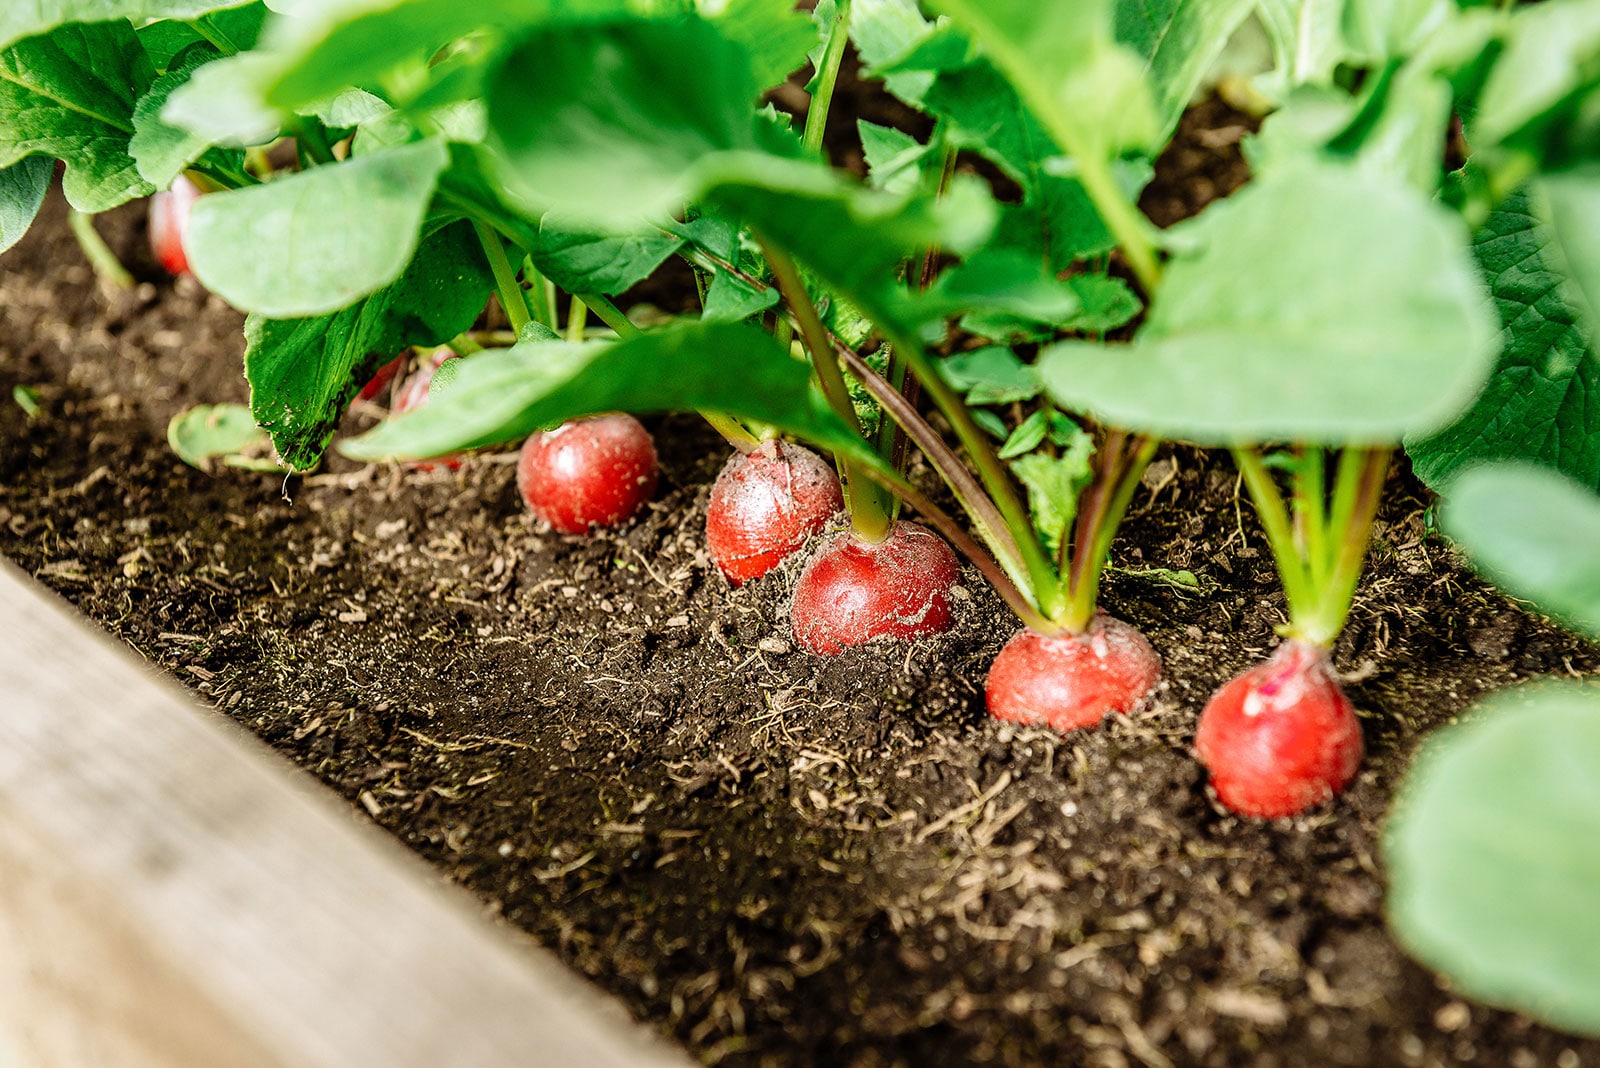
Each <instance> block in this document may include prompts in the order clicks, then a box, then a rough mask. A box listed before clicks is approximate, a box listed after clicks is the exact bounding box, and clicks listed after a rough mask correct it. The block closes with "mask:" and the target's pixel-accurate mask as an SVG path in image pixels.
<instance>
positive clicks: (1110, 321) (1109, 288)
mask: <svg viewBox="0 0 1600 1068" xmlns="http://www.w3.org/2000/svg"><path fill="white" fill-rule="evenodd" d="M1067 286H1068V287H1069V288H1071V290H1072V291H1073V292H1074V293H1075V294H1077V297H1078V312H1077V314H1076V315H1073V316H1070V317H1069V318H1067V319H1066V320H1064V321H1063V322H1061V323H1060V324H1058V325H1059V326H1060V327H1061V329H1063V330H1077V331H1081V332H1082V333H1085V334H1104V333H1107V332H1109V331H1111V330H1115V329H1117V328H1118V327H1121V326H1126V325H1128V324H1129V323H1131V322H1133V319H1134V317H1135V316H1136V315H1138V314H1139V312H1140V311H1141V310H1143V308H1144V304H1143V303H1142V302H1141V301H1140V300H1139V296H1138V294H1136V293H1135V292H1134V291H1133V290H1132V289H1130V288H1128V283H1126V282H1124V281H1123V280H1122V279H1120V278H1113V277H1112V276H1111V275H1109V274H1075V275H1073V276H1072V277H1070V278H1068V279H1067Z"/></svg>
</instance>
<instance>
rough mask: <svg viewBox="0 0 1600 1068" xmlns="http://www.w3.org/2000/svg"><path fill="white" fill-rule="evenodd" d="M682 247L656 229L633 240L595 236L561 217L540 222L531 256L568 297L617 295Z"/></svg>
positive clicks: (626, 236)
mask: <svg viewBox="0 0 1600 1068" xmlns="http://www.w3.org/2000/svg"><path fill="white" fill-rule="evenodd" d="M682 247H683V239H682V238H681V237H674V236H673V235H672V234H669V233H667V232H666V231H664V230H659V229H656V228H654V227H652V228H650V229H647V230H641V231H639V232H637V233H632V234H620V235H610V234H592V233H585V232H584V231H583V230H582V229H581V228H580V227H575V226H569V225H567V224H566V221H565V220H564V219H562V218H561V216H560V214H559V213H557V212H551V213H549V214H547V215H546V216H545V217H544V218H543V219H542V220H540V222H539V240H538V242H537V243H536V244H535V245H534V246H533V247H532V248H531V249H529V250H528V254H529V255H530V256H532V257H533V262H534V265H535V266H537V267H538V268H539V271H540V273H542V274H543V275H544V276H545V277H546V278H548V279H550V281H552V282H554V283H555V284H556V285H558V286H560V287H561V288H562V289H564V290H566V291H567V292H568V293H604V294H607V295H612V294H616V293H621V292H622V291H623V290H625V289H628V288H629V287H631V286H633V285H635V284H636V283H638V282H641V281H643V280H644V279H646V278H648V277H649V276H650V274H651V272H653V271H654V270H655V269H656V268H657V267H659V266H661V265H662V264H663V263H664V262H666V260H667V259H668V258H669V257H670V256H672V254H673V253H675V252H677V251H678V250H679V249H680V248H682Z"/></svg>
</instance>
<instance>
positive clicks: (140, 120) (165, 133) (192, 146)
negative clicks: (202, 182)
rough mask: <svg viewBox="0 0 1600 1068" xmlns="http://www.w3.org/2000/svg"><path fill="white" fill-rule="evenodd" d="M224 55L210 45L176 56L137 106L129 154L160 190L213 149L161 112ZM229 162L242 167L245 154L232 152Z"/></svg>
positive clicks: (199, 45)
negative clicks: (201, 71) (174, 95)
mask: <svg viewBox="0 0 1600 1068" xmlns="http://www.w3.org/2000/svg"><path fill="white" fill-rule="evenodd" d="M220 55H221V53H219V52H218V51H217V50H216V49H215V48H212V47H211V46H210V45H209V44H205V43H201V44H197V45H193V46H192V47H190V48H189V49H187V50H186V51H185V52H184V53H183V54H182V55H181V56H178V57H176V61H175V63H174V64H173V65H172V66H171V67H169V68H168V70H167V72H166V73H165V74H163V75H161V76H160V77H159V78H157V79H156V80H155V82H154V83H153V84H152V85H151V86H150V89H149V90H148V91H147V92H146V93H145V94H144V95H143V96H141V97H140V98H139V102H138V103H137V104H136V105H134V109H133V138H132V139H131V140H130V141H129V143H128V154H129V155H131V156H132V157H133V160H134V163H135V164H136V165H137V166H138V168H139V174H140V175H141V176H142V177H143V178H144V180H145V181H147V182H149V183H150V184H151V185H153V186H155V187H156V188H157V189H166V188H168V187H169V186H171V185H172V181H173V179H174V178H176V177H178V175H180V174H182V173H183V172H184V170H185V169H187V168H188V167H189V166H190V165H192V164H193V163H194V162H195V161H196V160H198V159H199V158H200V157H201V156H203V155H205V153H206V151H207V150H208V149H209V148H211V144H212V143H211V141H210V140H209V139H208V138H205V137H201V136H199V135H198V134H195V133H192V132H190V131H188V130H185V129H183V128H181V127H178V126H173V125H171V124H169V123H167V122H166V121H165V120H164V119H163V118H162V117H161V109H162V108H164V107H165V106H166V104H167V100H168V98H170V97H171V96H172V93H173V91H174V90H176V89H177V88H178V87H179V86H182V85H185V84H187V82H188V81H189V79H190V78H191V77H193V76H194V73H195V71H197V70H199V69H200V68H201V67H203V66H205V65H206V64H207V63H210V62H212V61H214V60H216V59H217V58H219V56H220ZM228 159H229V161H230V162H231V163H233V164H234V165H236V166H238V167H240V168H242V166H243V163H244V154H243V153H241V152H237V151H230V152H229V153H228Z"/></svg>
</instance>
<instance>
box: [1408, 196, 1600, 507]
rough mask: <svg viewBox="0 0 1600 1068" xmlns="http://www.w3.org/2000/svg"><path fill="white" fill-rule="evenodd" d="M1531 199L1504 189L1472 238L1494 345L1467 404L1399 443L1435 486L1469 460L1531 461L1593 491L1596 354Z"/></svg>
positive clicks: (1596, 481)
mask: <svg viewBox="0 0 1600 1068" xmlns="http://www.w3.org/2000/svg"><path fill="white" fill-rule="evenodd" d="M1537 198H1538V194H1537V192H1535V193H1531V194H1530V193H1529V192H1526V191H1524V192H1519V193H1516V194H1514V195H1512V196H1511V197H1509V198H1508V199H1507V200H1506V202H1505V203H1504V204H1503V205H1502V206H1501V207H1500V208H1499V209H1498V210H1496V211H1495V212H1494V213H1493V214H1492V215H1490V216H1489V219H1488V222H1486V223H1485V224H1484V226H1483V227H1482V228H1480V229H1479V231H1478V232H1477V234H1476V235H1475V236H1474V238H1473V252H1474V253H1475V254H1476V255H1477V258H1478V264H1479V267H1480V269H1481V270H1482V272H1483V274H1484V276H1485V277H1486V278H1488V280H1489V286H1490V289H1491V291H1492V292H1493V294H1494V304H1495V308H1496V310H1497V311H1498V312H1499V314H1500V321H1501V323H1502V324H1503V327H1504V331H1505V333H1504V337H1503V348H1502V350H1501V353H1500V359H1499V362H1498V364H1497V365H1496V367H1495V370H1494V373H1493V375H1491V376H1490V378H1489V382H1488V385H1487V386H1485V388H1484V390H1483V392H1482V394H1481V395H1480V396H1479V397H1478V399H1477V401H1476V402H1475V403H1474V404H1473V406H1472V407H1471V408H1469V409H1468V410H1467V411H1466V412H1465V413H1463V414H1462V415H1461V416H1460V418H1458V419H1456V420H1455V421H1454V422H1453V423H1451V424H1450V425H1449V426H1448V427H1446V428H1444V429H1443V430H1441V431H1439V432H1438V433H1436V434H1433V435H1431V436H1428V437H1423V438H1420V439H1418V440H1410V441H1407V442H1406V451H1407V452H1409V453H1410V454H1411V460H1412V464H1413V466H1414V467H1415V469H1416V472H1417V474H1418V475H1419V476H1421V478H1422V479H1423V480H1424V481H1425V482H1427V483H1428V484H1429V485H1431V486H1433V487H1435V488H1436V489H1437V488H1442V487H1443V485H1444V483H1445V482H1446V481H1447V480H1448V479H1449V478H1450V477H1451V475H1453V474H1454V473H1455V472H1456V471H1458V470H1460V469H1462V468H1464V467H1469V466H1471V465H1473V464H1478V463H1483V462H1484V461H1488V460H1530V461H1534V462H1537V463H1540V464H1544V465H1546V466H1549V467H1553V468H1555V469H1556V470H1558V471H1561V472H1563V473H1564V474H1567V475H1569V476H1571V477H1572V478H1575V479H1577V480H1578V481H1579V482H1581V483H1583V484H1584V485H1586V486H1588V487H1589V488H1590V489H1593V490H1596V491H1600V357H1597V356H1596V354H1595V349H1594V346H1593V343H1592V342H1591V341H1590V340H1589V335H1588V333H1587V331H1586V329H1585V326H1584V323H1583V318H1584V314H1585V313H1584V312H1583V310H1581V309H1580V308H1579V307H1578V306H1577V302H1578V300H1579V299H1580V298H1579V296H1578V293H1577V291H1576V289H1575V287H1574V286H1573V285H1572V283H1571V281H1570V280H1569V279H1568V278H1567V277H1566V275H1565V267H1564V265H1563V263H1562V259H1561V256H1560V254H1559V252H1558V251H1557V250H1556V249H1555V247H1554V244H1553V242H1554V237H1553V235H1552V234H1551V231H1550V228H1549V226H1548V225H1547V224H1546V223H1545V222H1544V220H1543V218H1542V216H1543V214H1544V212H1543V209H1542V206H1541V205H1540V204H1539V203H1538V202H1537Z"/></svg>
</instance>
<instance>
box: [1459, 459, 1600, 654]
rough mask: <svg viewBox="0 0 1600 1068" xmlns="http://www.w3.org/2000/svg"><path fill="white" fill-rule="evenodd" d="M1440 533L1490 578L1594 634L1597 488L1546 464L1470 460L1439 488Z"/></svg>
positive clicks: (1598, 620) (1597, 625) (1599, 632)
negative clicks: (1470, 463)
mask: <svg viewBox="0 0 1600 1068" xmlns="http://www.w3.org/2000/svg"><path fill="white" fill-rule="evenodd" d="M1445 492H1446V497H1445V507H1444V514H1443V516H1442V517H1441V522H1442V524H1443V526H1444V529H1445V532H1446V533H1448V534H1449V535H1450V536H1451V537H1452V538H1454V539H1455V540H1456V541H1457V542H1458V543H1459V544H1460V545H1461V546H1462V547H1463V548H1464V549H1466V551H1467V555H1468V557H1470V558H1471V560H1472V563H1473V566H1474V567H1476V568H1477V569H1478V570H1479V571H1482V572H1483V573H1484V574H1485V575H1487V576H1488V577H1489V578H1490V579H1492V580H1494V583H1495V585H1497V586H1499V587H1501V588H1502V589H1504V590H1506V591H1507V592H1508V593H1511V594H1512V595H1513V596H1516V597H1522V598H1525V599H1527V600H1530V601H1532V602H1534V603H1535V604H1537V605H1538V606H1539V607H1540V609H1542V610H1543V611H1546V612H1549V613H1550V614H1551V615H1553V616H1556V617H1557V618H1559V619H1561V620H1562V621H1564V622H1566V623H1567V624H1569V625H1570V626H1573V627H1575V628H1577V629H1578V630H1581V631H1583V632H1584V633H1585V634H1587V635H1588V636H1589V637H1590V638H1592V639H1593V640H1595V641H1600V494H1596V492H1595V491H1594V489H1593V488H1592V487H1584V486H1581V485H1579V484H1578V483H1576V482H1574V481H1572V480H1571V479H1569V478H1566V477H1565V476H1563V475H1560V474H1557V473H1556V472H1554V471H1551V470H1550V469H1549V468H1546V467H1534V466H1532V465H1531V464H1522V463H1499V464H1488V465H1485V466H1482V467H1474V468H1471V469H1470V470H1467V471H1464V472H1462V473H1461V474H1460V475H1459V476H1457V477H1456V478H1454V479H1452V480H1451V481H1450V483H1449V485H1448V486H1447V487H1446V491H1445Z"/></svg>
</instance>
